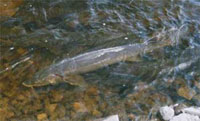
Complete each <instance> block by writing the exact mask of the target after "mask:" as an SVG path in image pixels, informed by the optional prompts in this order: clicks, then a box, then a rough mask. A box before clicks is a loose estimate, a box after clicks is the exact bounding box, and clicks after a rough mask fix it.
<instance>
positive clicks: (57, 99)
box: [52, 91, 63, 102]
mask: <svg viewBox="0 0 200 121" xmlns="http://www.w3.org/2000/svg"><path fill="white" fill-rule="evenodd" d="M62 99H63V94H62V93H61V92H57V91H53V92H52V101H53V102H60V101H61V100H62Z"/></svg>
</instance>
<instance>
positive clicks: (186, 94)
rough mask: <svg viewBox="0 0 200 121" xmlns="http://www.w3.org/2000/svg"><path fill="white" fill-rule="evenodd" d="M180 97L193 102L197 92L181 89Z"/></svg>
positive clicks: (179, 91) (187, 88) (179, 90)
mask: <svg viewBox="0 0 200 121" xmlns="http://www.w3.org/2000/svg"><path fill="white" fill-rule="evenodd" d="M177 93H178V95H179V96H181V97H184V98H186V99H188V100H191V99H192V98H193V97H194V96H195V95H196V91H195V90H193V89H191V88H189V87H186V86H185V87H181V88H179V89H178V91H177Z"/></svg>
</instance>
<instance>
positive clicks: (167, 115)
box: [160, 106, 174, 120]
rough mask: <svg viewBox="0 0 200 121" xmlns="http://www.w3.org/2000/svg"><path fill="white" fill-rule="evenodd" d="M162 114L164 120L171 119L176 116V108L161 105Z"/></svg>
mask: <svg viewBox="0 0 200 121" xmlns="http://www.w3.org/2000/svg"><path fill="white" fill-rule="evenodd" d="M160 114H161V116H162V118H163V119H164V120H170V119H171V118H172V117H173V116H174V109H173V108H172V107H168V106H164V107H161V108H160Z"/></svg>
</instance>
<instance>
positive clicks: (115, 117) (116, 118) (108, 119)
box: [93, 115, 119, 121]
mask: <svg viewBox="0 0 200 121" xmlns="http://www.w3.org/2000/svg"><path fill="white" fill-rule="evenodd" d="M93 121H119V116H118V115H112V116H109V117H106V118H100V119H96V120H93Z"/></svg>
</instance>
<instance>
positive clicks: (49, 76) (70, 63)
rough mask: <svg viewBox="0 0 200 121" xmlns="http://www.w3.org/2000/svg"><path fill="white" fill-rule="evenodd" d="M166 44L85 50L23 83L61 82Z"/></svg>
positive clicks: (139, 44)
mask: <svg viewBox="0 0 200 121" xmlns="http://www.w3.org/2000/svg"><path fill="white" fill-rule="evenodd" d="M153 39H157V38H153ZM166 45H170V42H169V40H168V41H167V40H166V41H156V42H154V41H150V42H147V43H138V44H128V45H123V46H117V47H111V48H106V49H100V50H96V51H92V52H87V53H84V54H80V55H78V56H75V57H73V58H66V59H64V60H62V61H60V62H58V63H57V64H54V65H51V66H49V67H47V68H45V69H43V70H42V71H39V72H37V73H36V74H35V76H34V77H33V79H32V80H28V81H25V82H24V83H23V85H25V86H27V87H32V86H44V85H48V84H55V83H58V82H62V81H63V77H66V76H68V75H70V74H82V73H87V72H90V71H94V70H97V69H99V68H102V67H105V66H108V65H111V64H114V63H117V62H120V61H126V60H127V59H129V58H134V57H135V56H137V55H138V54H142V53H144V52H151V51H153V50H154V49H157V48H161V47H164V46H166Z"/></svg>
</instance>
